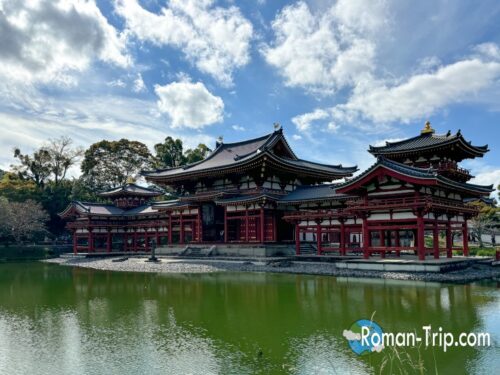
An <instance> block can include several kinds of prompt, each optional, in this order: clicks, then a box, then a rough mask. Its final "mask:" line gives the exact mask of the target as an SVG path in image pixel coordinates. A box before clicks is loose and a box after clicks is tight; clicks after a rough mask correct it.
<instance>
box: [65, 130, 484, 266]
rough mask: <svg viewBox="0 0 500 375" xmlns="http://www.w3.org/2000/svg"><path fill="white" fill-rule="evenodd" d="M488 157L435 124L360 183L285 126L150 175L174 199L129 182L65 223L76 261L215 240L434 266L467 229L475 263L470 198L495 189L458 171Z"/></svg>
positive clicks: (384, 153) (78, 207)
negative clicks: (293, 143) (411, 257)
mask: <svg viewBox="0 0 500 375" xmlns="http://www.w3.org/2000/svg"><path fill="white" fill-rule="evenodd" d="M487 151H488V148H487V146H473V145H472V144H471V143H470V142H468V141H466V140H465V139H464V138H463V136H462V135H461V133H460V131H459V132H458V133H456V134H451V133H450V132H448V133H447V134H445V135H437V134H435V132H434V130H433V129H432V127H431V125H430V123H428V122H427V123H426V125H425V127H424V129H423V130H422V131H421V133H420V134H419V135H418V136H416V137H413V138H410V139H407V140H403V141H400V142H391V143H389V142H388V143H387V144H386V145H385V146H381V147H373V146H370V148H369V152H370V153H371V154H372V155H374V156H375V157H376V158H377V161H376V162H375V164H373V165H372V166H371V167H370V168H369V169H367V170H366V171H364V172H362V173H360V174H358V175H357V176H355V177H353V175H354V174H355V173H356V172H357V168H356V167H355V166H352V167H344V166H342V165H331V164H320V163H315V162H311V161H306V160H302V159H299V158H298V157H297V156H296V155H295V153H294V152H293V150H292V149H291V148H290V146H289V144H288V143H287V141H286V139H285V137H284V135H283V130H282V129H281V128H280V127H277V128H275V131H274V132H273V133H271V134H268V135H265V136H263V137H260V138H255V139H250V140H246V141H242V142H236V143H224V142H223V140H222V139H221V138H220V139H219V140H218V141H217V144H216V148H215V150H214V151H213V152H212V153H211V154H210V155H209V156H208V157H207V158H205V159H204V160H202V161H200V162H196V163H193V164H189V165H185V166H180V167H176V168H168V169H162V170H155V171H144V172H143V173H142V174H143V176H144V177H145V179H146V181H148V182H149V183H151V184H154V185H156V186H159V187H162V188H166V189H168V191H172V192H174V193H175V196H176V197H177V198H176V199H174V200H168V201H158V200H156V199H158V198H157V197H158V196H160V195H162V192H161V191H159V190H158V189H150V188H144V187H140V186H138V185H134V184H127V185H125V186H122V187H118V188H116V189H113V190H111V191H107V192H103V193H101V194H100V196H101V197H102V198H104V199H109V200H110V202H109V204H96V203H84V202H72V203H71V204H70V205H69V207H68V208H67V209H66V210H65V211H64V212H63V213H61V216H62V217H63V218H66V219H68V221H69V222H68V228H69V229H70V230H72V231H73V238H74V252H75V253H77V252H97V251H106V252H113V251H148V250H150V249H151V247H152V246H158V247H160V248H161V247H167V248H168V247H171V248H173V247H176V246H177V247H183V246H186V245H187V244H190V246H196V244H198V245H199V246H202V245H209V244H212V245H214V244H215V245H218V246H221V247H222V246H231V249H232V251H233V252H234V253H236V254H241V253H243V252H241V253H239V252H238V249H239V248H240V249H244V248H245V247H249V246H254V245H260V246H261V247H263V248H264V247H266V246H274V248H277V246H280V249H281V250H280V253H283V254H288V253H290V252H292V253H295V254H297V255H301V254H307V255H311V254H315V255H324V254H332V255H340V256H342V255H347V254H350V255H352V254H359V255H363V256H364V257H365V258H368V257H370V256H372V255H374V254H377V255H380V256H381V257H385V256H386V255H387V254H393V255H394V256H400V254H401V253H402V252H403V253H411V254H417V255H418V258H419V259H420V260H423V259H425V257H426V256H433V257H434V258H439V257H440V256H441V255H442V254H444V255H445V256H447V257H451V256H452V250H453V249H454V243H453V233H455V232H457V231H459V232H460V233H462V236H461V238H462V243H461V246H460V250H462V251H463V253H464V255H468V242H467V238H468V236H467V233H468V220H469V219H470V218H471V217H473V216H474V215H476V214H477V210H476V208H474V207H473V206H470V205H468V204H467V203H466V202H467V201H468V200H470V199H476V198H481V197H487V196H489V194H490V193H491V191H492V186H479V185H474V184H471V183H469V182H468V181H469V180H470V179H471V178H472V176H471V175H470V173H469V172H468V171H467V170H466V169H463V168H461V167H459V165H458V163H459V162H461V161H462V160H464V159H469V158H475V157H482V156H483V155H484V154H485V153H486V152H487ZM339 180H342V181H341V182H334V181H339ZM440 237H442V238H445V241H444V243H445V244H443V245H442V244H441V243H442V242H443V241H440V240H439V238H440ZM426 239H427V243H426ZM265 254H268V255H269V253H265Z"/></svg>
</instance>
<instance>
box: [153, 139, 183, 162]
mask: <svg viewBox="0 0 500 375" xmlns="http://www.w3.org/2000/svg"><path fill="white" fill-rule="evenodd" d="M155 152H156V160H157V166H158V167H159V168H174V167H178V166H180V165H184V163H185V160H184V155H183V145H182V141H181V140H180V139H173V138H172V137H167V138H165V141H164V142H163V143H157V144H156V145H155Z"/></svg>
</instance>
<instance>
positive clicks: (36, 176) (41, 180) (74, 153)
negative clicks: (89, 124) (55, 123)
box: [12, 137, 83, 187]
mask: <svg viewBox="0 0 500 375" xmlns="http://www.w3.org/2000/svg"><path fill="white" fill-rule="evenodd" d="M72 144H73V141H72V139H71V138H69V137H61V138H57V139H51V140H49V142H48V143H46V144H44V145H43V146H42V147H40V148H39V149H38V150H37V151H35V152H34V153H33V155H28V154H23V153H22V152H21V150H20V149H19V148H17V147H16V148H15V149H14V157H15V158H16V159H19V161H20V163H21V164H20V165H14V166H12V168H13V170H14V171H16V172H17V173H19V175H20V176H22V177H23V178H25V179H31V180H33V181H34V182H35V184H36V185H37V186H40V187H43V186H44V185H45V184H46V183H47V182H48V181H49V180H50V177H51V176H53V181H54V182H55V183H56V185H57V184H58V183H59V182H60V181H61V180H63V179H64V178H65V177H66V173H67V172H68V169H69V168H70V167H71V166H73V165H74V164H75V163H76V162H77V161H78V159H79V158H80V157H81V156H82V154H83V149H81V148H73V147H71V145H72Z"/></svg>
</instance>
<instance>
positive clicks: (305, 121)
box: [292, 109, 329, 132]
mask: <svg viewBox="0 0 500 375" xmlns="http://www.w3.org/2000/svg"><path fill="white" fill-rule="evenodd" d="M328 117H329V114H328V112H327V111H325V110H323V109H315V110H314V111H313V112H309V113H304V114H302V115H299V116H295V117H294V118H292V122H293V123H294V124H295V126H296V127H297V130H298V131H300V132H304V131H308V130H310V129H311V125H312V123H313V122H315V121H318V120H324V119H326V118H328Z"/></svg>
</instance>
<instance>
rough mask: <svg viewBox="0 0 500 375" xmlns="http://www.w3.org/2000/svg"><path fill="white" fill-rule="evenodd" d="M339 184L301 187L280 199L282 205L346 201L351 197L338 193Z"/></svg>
mask: <svg viewBox="0 0 500 375" xmlns="http://www.w3.org/2000/svg"><path fill="white" fill-rule="evenodd" d="M337 186H338V184H321V185H304V186H299V187H298V188H297V189H295V190H294V191H292V192H291V193H290V194H288V195H287V196H285V197H283V198H281V199H280V202H279V203H280V204H285V203H294V202H305V201H321V200H324V199H331V198H335V199H345V198H348V197H350V196H349V195H347V194H341V193H337V191H336V187H337Z"/></svg>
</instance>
